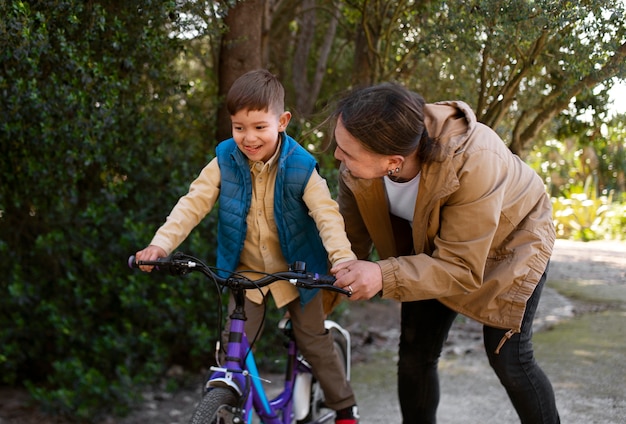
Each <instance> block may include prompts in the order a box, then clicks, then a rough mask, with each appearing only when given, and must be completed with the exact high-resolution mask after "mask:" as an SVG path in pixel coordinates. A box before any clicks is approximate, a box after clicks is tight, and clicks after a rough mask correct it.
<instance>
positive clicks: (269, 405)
mask: <svg viewBox="0 0 626 424" xmlns="http://www.w3.org/2000/svg"><path fill="white" fill-rule="evenodd" d="M233 296H234V299H235V309H234V311H233V312H232V314H231V316H230V318H231V319H230V329H229V330H230V331H229V336H228V346H227V348H226V362H225V364H224V367H212V368H211V370H212V371H213V373H212V375H211V377H210V378H209V380H208V381H207V383H206V389H207V390H210V389H211V388H213V387H229V388H231V389H233V390H235V391H236V392H237V393H238V394H239V395H240V396H241V399H244V400H245V402H244V404H243V405H239V407H240V408H241V409H240V410H239V411H236V412H235V414H236V415H237V414H240V415H241V417H240V418H241V419H242V420H243V421H242V422H244V423H252V418H253V416H254V413H256V414H257V416H258V417H259V418H260V420H261V422H263V423H264V424H290V423H291V422H292V419H293V418H292V412H293V394H294V385H295V380H296V376H297V375H298V373H310V372H311V370H310V368H309V366H308V365H306V364H304V363H303V362H301V361H300V360H298V349H297V346H296V343H295V341H294V340H293V339H290V340H289V342H288V345H287V366H286V372H285V382H284V385H283V389H282V391H281V392H280V393H279V394H278V395H277V396H276V397H274V398H272V399H270V398H269V397H268V395H267V393H266V391H265V388H264V387H263V384H262V382H263V381H267V380H263V379H262V378H261V376H260V375H259V372H258V369H257V366H256V361H255V359H254V353H253V352H252V350H251V349H250V345H249V344H248V338H247V336H246V333H245V331H244V324H245V310H244V307H243V305H244V296H243V290H240V289H235V290H233ZM335 325H336V324H335ZM343 331H345V330H343ZM332 417H333V414H332V413H329V414H328V415H327V416H322V417H321V418H320V419H318V420H316V421H313V422H312V423H323V422H325V421H327V420H328V419H330V418H332Z"/></svg>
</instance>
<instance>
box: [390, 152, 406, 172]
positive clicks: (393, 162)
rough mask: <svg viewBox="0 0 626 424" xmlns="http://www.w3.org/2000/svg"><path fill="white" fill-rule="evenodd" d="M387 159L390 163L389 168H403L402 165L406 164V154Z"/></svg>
mask: <svg viewBox="0 0 626 424" xmlns="http://www.w3.org/2000/svg"><path fill="white" fill-rule="evenodd" d="M387 160H388V164H389V169H396V168H400V169H402V166H403V165H404V156H402V155H393V156H389V157H388V159H387Z"/></svg>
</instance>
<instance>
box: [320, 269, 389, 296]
mask: <svg viewBox="0 0 626 424" xmlns="http://www.w3.org/2000/svg"><path fill="white" fill-rule="evenodd" d="M330 272H331V274H333V275H334V276H335V278H336V279H337V281H336V282H335V286H337V287H341V288H343V289H345V290H348V291H349V292H351V293H352V296H351V297H350V299H351V300H367V299H371V298H372V297H374V296H376V294H378V292H380V291H381V290H382V289H383V275H382V272H381V270H380V267H379V266H378V264H377V263H376V262H369V261H346V262H341V263H339V264H337V265H335V266H334V267H333V268H332V269H331V270H330Z"/></svg>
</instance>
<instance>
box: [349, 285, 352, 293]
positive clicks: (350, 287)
mask: <svg viewBox="0 0 626 424" xmlns="http://www.w3.org/2000/svg"><path fill="white" fill-rule="evenodd" d="M348 291H349V292H350V294H352V286H351V285H348Z"/></svg>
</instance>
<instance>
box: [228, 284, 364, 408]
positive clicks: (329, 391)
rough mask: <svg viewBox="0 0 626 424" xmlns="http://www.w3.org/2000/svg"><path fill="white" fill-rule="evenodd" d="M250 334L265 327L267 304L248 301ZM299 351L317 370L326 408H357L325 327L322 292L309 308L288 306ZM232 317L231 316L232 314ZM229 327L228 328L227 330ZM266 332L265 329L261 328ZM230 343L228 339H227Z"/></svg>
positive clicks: (317, 377)
mask: <svg viewBox="0 0 626 424" xmlns="http://www.w3.org/2000/svg"><path fill="white" fill-rule="evenodd" d="M245 307H246V316H247V317H248V320H247V321H246V327H245V328H246V334H247V336H248V339H249V341H252V338H254V335H255V334H256V333H257V331H258V330H259V327H260V325H261V324H262V322H261V320H262V318H263V309H264V308H265V305H260V304H257V303H254V302H251V301H250V300H248V299H247V298H246V306H245ZM234 308H235V303H234V301H233V299H232V297H231V299H230V302H229V307H228V310H229V312H232V310H233V309H234ZM287 310H288V311H289V317H290V319H291V324H292V327H293V331H294V335H295V337H296V343H297V344H298V349H299V350H300V352H301V353H302V355H303V356H304V357H305V358H306V360H307V361H308V362H309V363H310V364H311V367H312V368H313V375H314V376H315V378H316V379H317V380H318V381H319V382H320V386H321V387H322V390H323V391H324V397H325V403H326V405H327V406H328V407H329V408H331V409H334V410H336V411H337V410H340V409H343V408H347V407H349V406H352V405H355V404H356V401H355V397H354V393H353V391H352V388H351V387H350V383H349V382H348V381H347V379H346V373H345V371H344V367H343V364H341V360H340V358H339V355H338V354H337V352H336V350H335V347H334V344H333V339H332V336H331V334H330V333H329V332H328V331H327V330H326V329H325V328H324V319H325V317H324V311H323V306H322V292H321V291H319V292H318V293H317V294H316V295H315V297H313V299H311V301H309V302H308V303H307V304H306V305H304V306H302V305H301V304H300V299H299V298H298V299H296V300H294V301H292V302H291V303H289V304H288V305H287ZM229 314H230V313H229ZM226 328H228V327H226ZM261 331H262V329H261ZM226 340H228V339H227V338H226Z"/></svg>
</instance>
